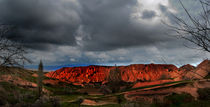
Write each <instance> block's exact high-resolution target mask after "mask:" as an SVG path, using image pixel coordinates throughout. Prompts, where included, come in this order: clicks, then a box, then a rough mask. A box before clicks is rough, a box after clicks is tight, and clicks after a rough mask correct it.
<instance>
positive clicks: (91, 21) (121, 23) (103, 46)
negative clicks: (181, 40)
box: [80, 0, 170, 51]
mask: <svg viewBox="0 0 210 107" xmlns="http://www.w3.org/2000/svg"><path fill="white" fill-rule="evenodd" d="M95 1H96V0H86V1H82V0H80V3H81V4H82V7H83V8H84V10H83V12H84V13H83V14H82V17H83V18H84V20H83V27H84V32H86V33H88V34H89V35H90V36H88V37H86V38H83V46H84V47H83V49H85V50H89V51H106V50H113V49H117V48H122V47H133V46H134V47H135V46H146V45H154V44H155V43H158V42H164V41H167V40H170V38H168V37H167V36H165V35H164V33H165V28H164V26H163V25H161V24H158V25H149V23H148V24H142V23H138V22H136V23H135V22H132V21H133V20H135V19H131V17H130V16H131V14H132V13H133V7H135V6H137V3H136V2H137V1H135V0H129V1H128V0H115V1H113V0H106V1H100V2H97V5H96V4H94V3H95ZM95 5H96V6H95ZM145 14H147V13H145ZM149 14H151V12H149ZM152 14H153V12H152ZM147 16H148V15H147ZM151 16H152V15H151ZM157 28H158V29H157Z"/></svg>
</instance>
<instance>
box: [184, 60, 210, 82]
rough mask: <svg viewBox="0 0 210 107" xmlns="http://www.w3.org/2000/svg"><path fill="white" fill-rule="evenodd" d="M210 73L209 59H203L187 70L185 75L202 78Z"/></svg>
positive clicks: (190, 77) (191, 77)
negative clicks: (193, 67)
mask: <svg viewBox="0 0 210 107" xmlns="http://www.w3.org/2000/svg"><path fill="white" fill-rule="evenodd" d="M209 73H210V60H204V61H203V62H201V63H200V64H199V65H198V66H197V67H196V68H195V69H193V70H191V71H189V72H188V73H187V74H186V75H185V77H186V78H188V79H203V78H205V77H206V76H207V75H208V74H209Z"/></svg>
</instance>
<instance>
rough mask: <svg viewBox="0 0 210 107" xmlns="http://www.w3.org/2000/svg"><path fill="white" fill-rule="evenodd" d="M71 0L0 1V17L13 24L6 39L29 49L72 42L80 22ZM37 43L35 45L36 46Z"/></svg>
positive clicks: (4, 21) (76, 8)
mask: <svg viewBox="0 0 210 107" xmlns="http://www.w3.org/2000/svg"><path fill="white" fill-rule="evenodd" d="M78 12H79V10H78V7H76V4H74V2H70V1H69V2H64V1H62V2H61V1H58V0H15V1H14V0H4V1H1V2H0V16H1V17H0V19H1V21H2V22H3V23H6V24H12V25H15V26H16V29H15V30H13V32H10V34H8V38H9V39H11V40H15V41H21V42H23V43H24V44H25V46H29V48H37V49H39V48H43V47H46V49H47V47H48V45H49V44H68V45H74V44H75V38H74V36H73V34H74V32H75V30H76V29H77V28H78V26H79V23H80V17H79V16H78ZM36 44H37V45H36Z"/></svg>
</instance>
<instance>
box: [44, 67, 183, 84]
mask: <svg viewBox="0 0 210 107" xmlns="http://www.w3.org/2000/svg"><path fill="white" fill-rule="evenodd" d="M114 69H115V67H114V66H87V67H65V68H62V69H59V70H56V71H54V72H49V73H47V74H46V76H47V77H50V78H55V79H59V80H61V81H65V82H71V83H83V82H86V83H89V82H103V83H104V82H106V78H107V76H108V75H109V72H110V70H114ZM118 69H119V71H120V72H121V74H122V79H123V80H124V81H126V82H135V81H142V82H144V81H156V80H161V79H166V78H176V77H177V76H179V74H178V73H177V72H180V71H178V68H177V67H176V66H174V65H165V64H133V65H129V66H119V67H118Z"/></svg>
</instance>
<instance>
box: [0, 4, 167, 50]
mask: <svg viewBox="0 0 210 107" xmlns="http://www.w3.org/2000/svg"><path fill="white" fill-rule="evenodd" d="M137 2H138V1H137V0H3V1H1V2H0V20H1V21H2V22H3V23H8V24H13V25H16V27H17V28H16V29H15V30H14V31H13V32H11V33H10V34H9V35H8V38H9V39H11V40H15V41H21V42H23V44H24V45H25V46H27V47H29V48H32V49H42V50H44V49H48V48H50V45H69V46H75V45H78V44H77V42H78V41H77V40H76V39H75V37H78V35H76V34H77V32H78V31H79V28H81V27H82V28H83V29H82V30H81V31H80V32H83V34H84V35H88V36H84V35H83V36H82V40H80V42H81V44H82V46H81V47H82V48H83V49H84V50H91V51H107V50H113V49H118V48H122V47H135V46H147V45H155V44H156V43H159V42H164V41H168V40H171V39H170V38H169V37H167V36H165V34H164V33H165V31H166V28H164V26H163V25H161V24H156V25H151V24H150V22H148V23H142V22H139V21H138V18H137V19H135V18H131V16H132V14H133V13H134V12H135V11H134V8H135V7H136V6H137V4H138V3H137ZM139 14H140V13H139ZM155 16H156V13H155V12H154V11H150V10H147V11H144V12H143V14H142V17H139V18H142V19H143V20H144V19H145V20H147V19H151V18H153V17H155Z"/></svg>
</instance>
